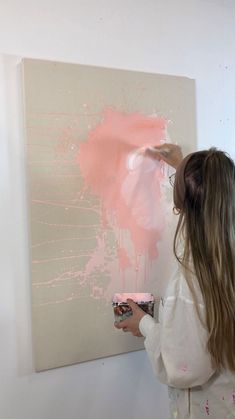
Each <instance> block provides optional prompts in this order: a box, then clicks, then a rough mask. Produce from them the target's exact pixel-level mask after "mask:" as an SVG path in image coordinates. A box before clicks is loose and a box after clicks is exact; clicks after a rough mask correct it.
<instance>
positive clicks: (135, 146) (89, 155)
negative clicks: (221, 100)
mask: <svg viewBox="0 0 235 419" xmlns="http://www.w3.org/2000/svg"><path fill="white" fill-rule="evenodd" d="M22 69H23V91H24V109H25V137H26V144H27V181H28V197H29V226H30V243H31V249H30V255H31V268H30V269H31V279H32V329H33V340H34V360H35V369H36V370H37V371H41V370H45V369H49V368H55V367H59V366H63V365H69V364H73V363H77V362H83V361H88V360H92V359H96V358H101V357H106V356H110V355H115V354H120V353H124V352H128V351H132V350H139V349H142V348H143V339H142V338H136V337H133V336H132V335H130V334H127V333H122V332H120V331H118V330H116V329H115V328H114V326H113V322H114V313H113V308H112V305H111V301H112V297H113V294H114V293H123V292H151V293H153V294H154V296H155V297H156V300H158V298H159V297H160V295H161V294H162V293H163V290H164V287H165V286H166V284H167V281H168V279H169V277H170V275H171V274H172V271H173V269H174V267H175V262H174V257H173V251H172V241H173V233H174V228H175V223H176V221H177V217H175V216H174V215H173V213H172V207H173V203H172V187H171V186H170V184H169V181H168V177H169V175H170V174H171V173H172V170H171V169H170V168H169V167H168V166H167V165H166V164H163V163H161V162H160V163H159V161H157V160H153V159H151V158H150V157H149V156H148V155H147V154H146V152H145V150H146V149H147V148H148V147H151V146H154V145H158V144H162V143H164V142H166V143H167V142H178V143H179V144H180V145H181V146H182V148H183V151H184V153H186V154H187V153H188V152H190V151H193V150H195V149H196V122H195V84H194V81H193V80H190V79H188V78H185V77H174V76H167V75H158V74H148V73H141V72H135V71H127V70H117V69H109V68H98V67H92V66H85V65H79V64H66V63H57V62H49V61H41V60H32V59H25V60H23V63H22Z"/></svg>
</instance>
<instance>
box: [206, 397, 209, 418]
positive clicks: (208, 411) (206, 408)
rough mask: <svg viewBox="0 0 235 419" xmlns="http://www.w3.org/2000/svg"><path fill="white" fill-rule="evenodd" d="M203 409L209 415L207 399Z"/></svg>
mask: <svg viewBox="0 0 235 419" xmlns="http://www.w3.org/2000/svg"><path fill="white" fill-rule="evenodd" d="M205 411H206V414H207V416H209V415H210V409H209V401H208V400H207V401H206V404H205Z"/></svg>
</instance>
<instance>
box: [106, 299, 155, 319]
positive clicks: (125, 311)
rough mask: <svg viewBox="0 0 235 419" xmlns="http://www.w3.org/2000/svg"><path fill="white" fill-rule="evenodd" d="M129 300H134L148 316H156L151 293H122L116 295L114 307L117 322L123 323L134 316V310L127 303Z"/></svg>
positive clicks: (113, 302)
mask: <svg viewBox="0 0 235 419" xmlns="http://www.w3.org/2000/svg"><path fill="white" fill-rule="evenodd" d="M128 298H130V299H131V300H133V301H134V302H135V303H136V304H137V305H138V306H139V307H140V308H141V309H142V310H144V311H145V313H146V314H150V316H152V317H153V316H154V302H155V301H154V296H153V295H152V294H150V293H147V292H143V293H122V294H114V297H113V301H112V306H113V310H114V317H115V321H116V322H120V321H123V320H125V319H127V318H128V317H130V316H132V309H131V307H130V306H129V304H128V303H127V300H128Z"/></svg>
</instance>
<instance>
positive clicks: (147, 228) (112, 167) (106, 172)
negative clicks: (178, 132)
mask: <svg viewBox="0 0 235 419" xmlns="http://www.w3.org/2000/svg"><path fill="white" fill-rule="evenodd" d="M166 125H167V121H166V120H165V119H163V118H160V117H150V116H145V115H143V114H140V113H132V114H126V113H121V112H118V111H116V110H114V109H106V110H105V112H104V118H103V121H102V122H101V123H100V124H99V125H97V126H96V127H95V129H93V130H91V131H90V132H89V135H88V139H87V141H86V142H84V143H83V144H81V146H80V150H79V155H78V158H77V161H78V163H79V166H80V170H81V174H82V176H83V178H84V181H85V184H86V186H87V187H89V188H90V189H91V191H92V192H93V193H94V194H96V195H98V196H99V197H100V198H101V200H102V207H103V214H102V219H103V220H106V221H107V220H110V219H112V220H114V224H115V227H117V228H119V229H122V230H127V231H128V232H129V234H130V238H131V241H132V244H133V249H134V252H135V254H136V255H147V256H148V257H149V259H152V260H153V259H155V258H156V257H157V242H158V241H159V240H160V238H161V236H162V231H163V229H164V214H163V209H162V207H161V190H160V181H161V179H162V177H163V175H162V172H161V165H160V163H159V162H158V161H153V160H152V159H151V158H150V157H147V156H146V155H145V154H144V153H142V154H141V155H139V154H138V153H137V154H136V160H134V161H133V159H132V166H131V168H130V165H128V162H129V160H128V159H130V153H133V152H135V151H136V150H138V149H140V148H143V147H144V148H145V147H147V146H151V145H152V146H155V145H159V144H161V143H162V141H164V139H165V136H166ZM118 257H119V264H120V268H121V269H122V270H125V269H126V268H127V267H129V266H130V258H129V256H128V254H127V252H126V250H125V249H124V246H123V245H122V246H119V249H118Z"/></svg>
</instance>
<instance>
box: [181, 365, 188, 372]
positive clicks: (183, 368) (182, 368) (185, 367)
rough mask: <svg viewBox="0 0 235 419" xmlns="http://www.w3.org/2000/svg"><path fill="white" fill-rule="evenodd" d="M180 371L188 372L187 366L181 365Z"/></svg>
mask: <svg viewBox="0 0 235 419" xmlns="http://www.w3.org/2000/svg"><path fill="white" fill-rule="evenodd" d="M180 370H181V371H183V372H187V371H188V365H187V364H182V365H181V367H180Z"/></svg>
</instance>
